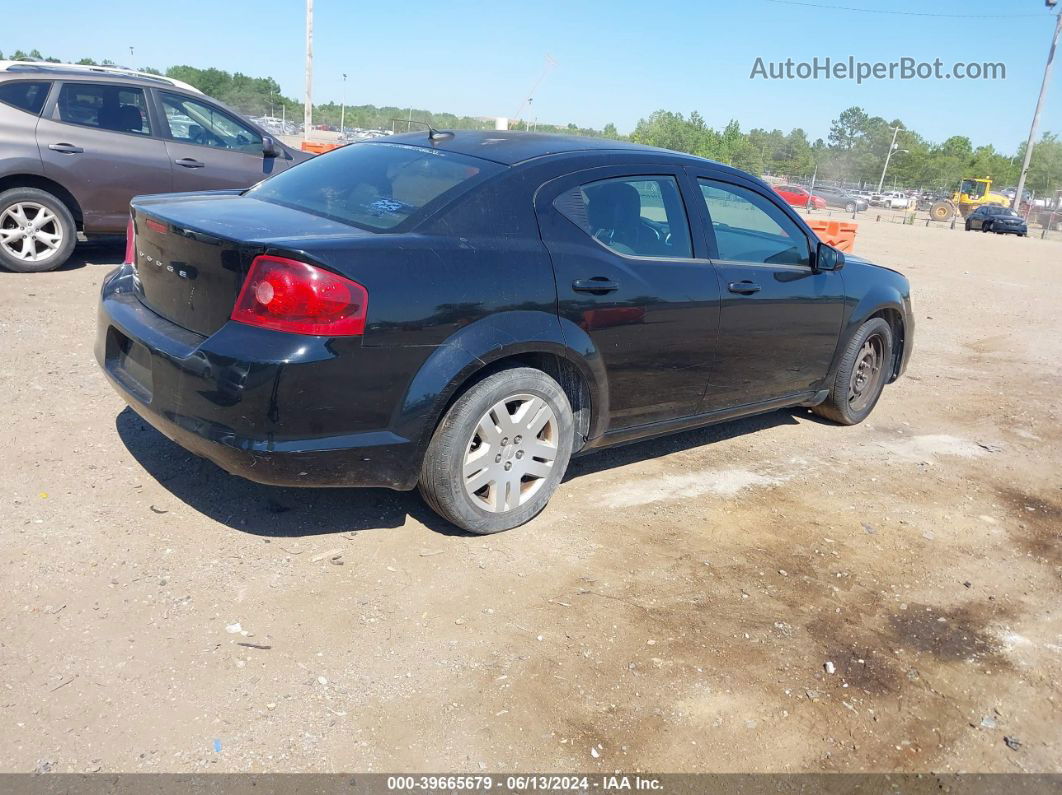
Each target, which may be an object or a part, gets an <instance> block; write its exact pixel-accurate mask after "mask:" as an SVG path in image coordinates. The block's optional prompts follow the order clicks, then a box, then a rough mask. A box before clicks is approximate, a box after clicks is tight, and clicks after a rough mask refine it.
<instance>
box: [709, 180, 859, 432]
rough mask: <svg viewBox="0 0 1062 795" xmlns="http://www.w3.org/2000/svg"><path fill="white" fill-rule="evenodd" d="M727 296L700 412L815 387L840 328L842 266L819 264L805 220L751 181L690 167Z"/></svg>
mask: <svg viewBox="0 0 1062 795" xmlns="http://www.w3.org/2000/svg"><path fill="white" fill-rule="evenodd" d="M693 173H694V174H695V176H696V178H697V184H698V188H699V190H698V194H699V196H700V199H701V205H700V206H699V208H698V210H699V211H700V212H702V213H707V215H708V218H707V221H708V224H707V229H708V235H709V240H708V244H709V251H710V255H711V257H712V262H713V263H714V265H715V267H716V270H717V272H718V273H719V281H720V289H721V291H722V295H723V300H722V306H721V314H720V321H719V342H718V355H717V356H716V363H715V367H714V368H713V371H712V380H711V382H710V383H709V385H708V390H707V391H706V393H705V402H704V410H705V411H714V410H716V409H723V408H730V407H734V406H740V405H744V404H749V403H758V402H761V401H766V400H772V399H775V398H780V397H785V396H788V395H794V394H797V393H801V392H807V391H810V390H813V389H818V388H820V385H821V382H822V379H823V378H824V377H825V376H826V372H827V370H828V369H829V367H830V363H831V362H832V360H833V354H834V350H835V349H836V347H837V339H838V335H839V333H840V329H841V318H842V313H843V302H844V279H843V276H842V273H843V271H841V272H838V271H829V272H826V271H823V272H819V271H815V270H814V269H813V268H812V267H811V251H812V248H811V247H812V245H814V244H815V243H816V242H817V241H815V240H812V239H810V238H809V237H808V234H807V233H806V232H805V230H804V228H803V227H802V226H801V225H800V224H798V223H797V221H796V220H794V219H793V218H792V217H791V215H790V212H789V211H787V209H784V208H783V207H782V205H781V204H780V202H778V201H777V200H776V199H774V198H772V197H771V196H770V195H769V194H770V193H771V191H768V190H766V189H763V188H759V187H757V186H755V185H754V184H753V183H751V182H749V183H742V182H738V181H736V180H737V178H734V177H730V176H724V175H718V174H715V173H713V172H712V171H710V170H703V171H698V170H693Z"/></svg>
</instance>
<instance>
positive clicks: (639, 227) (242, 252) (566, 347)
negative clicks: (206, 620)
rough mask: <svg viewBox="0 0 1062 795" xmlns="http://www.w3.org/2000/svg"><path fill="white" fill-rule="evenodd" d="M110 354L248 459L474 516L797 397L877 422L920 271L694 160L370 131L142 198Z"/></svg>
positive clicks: (297, 478) (494, 520)
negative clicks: (231, 179) (329, 148)
mask: <svg viewBox="0 0 1062 795" xmlns="http://www.w3.org/2000/svg"><path fill="white" fill-rule="evenodd" d="M131 226H132V228H133V234H132V235H131V236H130V244H131V245H130V257H129V260H130V261H129V263H128V264H126V265H124V266H122V267H121V268H119V269H118V270H116V271H114V272H113V273H111V274H110V275H109V276H108V277H107V278H106V279H105V281H104V284H103V287H102V295H101V300H100V310H99V332H98V337H97V342H96V357H97V359H98V361H99V363H100V365H101V367H102V368H103V370H104V372H105V373H106V375H107V376H108V378H109V379H110V381H111V383H112V384H113V385H114V387H115V388H116V389H117V390H118V392H119V393H120V394H121V395H122V396H123V397H124V398H125V400H126V401H127V402H128V403H129V405H130V406H132V408H133V409H134V410H135V411H137V412H138V413H139V414H140V415H141V416H142V417H144V418H145V419H146V420H147V421H148V422H149V423H151V424H153V425H154V426H155V427H157V428H158V429H159V430H160V431H162V433H164V434H165V435H167V436H169V437H170V438H172V439H174V440H175V441H176V442H178V443H179V444H180V445H182V446H184V447H185V448H187V449H188V450H190V451H192V452H194V453H196V454H199V455H201V456H204V457H206V458H209V459H211V460H212V461H214V462H216V463H217V464H218V465H220V466H221V467H223V468H224V469H226V470H228V471H229V472H232V473H236V474H238V475H242V476H243V477H246V478H249V479H251V480H255V481H259V482H263V483H270V484H282V485H304V486H386V487H390V488H394V489H412V488H414V487H417V486H419V488H420V490H421V492H422V494H423V495H424V497H425V498H426V499H427V501H428V502H429V503H430V504H431V505H432V507H433V508H435V509H436V510H437V511H438V512H439V513H440V514H442V515H443V516H444V517H446V518H447V519H448V520H450V521H451V522H453V523H454V524H456V525H458V526H460V527H462V528H465V529H466V530H470V531H472V532H476V533H489V532H495V531H498V530H504V529H507V528H511V527H515V526H516V525H519V524H521V523H523V522H526V521H528V520H529V519H531V518H532V517H534V516H535V515H536V514H537V513H538V512H539V511H541V510H542V509H543V508H544V507H545V505H546V502H547V501H548V500H549V497H550V495H551V494H552V493H553V491H554V489H555V488H556V487H557V485H558V484H559V483H560V481H561V479H562V478H563V476H564V472H565V469H566V468H567V466H568V461H569V459H570V457H571V456H572V455H574V454H576V453H588V452H591V451H594V450H599V449H601V448H605V447H609V446H612V445H616V444H621V443H624V442H629V441H632V440H636V439H643V438H648V437H652V436H659V435H661V434H665V433H669V432H672V431H679V430H683V429H686V428H692V427H697V426H702V425H707V424H710V423H715V422H721V421H724V420H728V419H732V418H735V417H741V416H746V415H749V414H755V413H759V412H765V411H772V410H775V409H779V408H784V407H789V406H810V407H813V408H814V410H815V411H816V412H817V413H819V414H821V415H822V416H824V417H828V418H829V419H831V420H833V421H835V422H838V423H841V424H846V425H851V424H854V423H858V422H860V421H861V420H863V419H864V418H865V417H866V416H867V415H868V414H869V413H870V411H871V410H872V409H873V408H874V405H875V404H876V403H877V400H878V398H879V396H880V395H881V392H882V388H883V387H884V385H885V384H887V383H889V382H890V381H892V380H894V379H895V378H897V377H898V376H899V375H900V374H901V373H902V372H903V370H904V368H905V366H906V363H907V360H908V358H909V357H910V354H911V345H912V343H911V340H912V335H913V332H914V325H913V324H914V318H913V316H912V313H911V303H910V297H909V288H908V283H907V280H906V279H905V278H904V277H903V276H901V275H900V274H899V273H896V272H894V271H891V270H888V269H886V268H882V267H878V266H875V265H872V264H870V263H868V262H865V261H863V260H860V259H857V258H856V257H853V256H848V257H846V256H845V255H844V254H842V253H841V252H839V251H837V250H835V249H833V248H830V247H829V246H827V245H825V244H823V243H820V242H819V241H818V239H817V238H816V237H815V235H814V233H813V232H812V231H811V230H810V229H809V228H808V227H807V226H806V225H805V223H804V221H803V220H802V219H801V218H800V216H799V215H798V214H797V213H795V212H794V211H793V210H791V209H790V208H789V207H788V206H786V204H785V203H784V202H783V201H782V200H781V199H780V198H779V197H778V196H777V195H776V194H775V193H774V191H772V190H771V188H770V187H769V186H768V185H766V184H765V183H763V182H762V181H760V180H759V179H756V178H755V177H752V176H750V175H748V174H746V173H744V172H741V171H738V170H736V169H733V168H730V167H728V166H724V165H720V164H718V163H713V162H710V161H707V160H702V159H700V158H696V157H692V156H689V155H682V154H677V153H674V152H668V151H663V150H657V149H650V148H646V147H641V146H635V145H630V144H623V143H617V142H614V141H604V140H594V139H581V138H575V137H567V136H551V135H535V134H528V133H511V132H490V133H481V132H464V131H462V132H457V133H436V132H432V133H431V134H419V133H414V134H409V135H399V136H393V137H389V138H388V139H387V140H386V141H383V142H366V143H358V144H353V145H350V146H347V147H344V148H342V149H338V150H336V151H334V152H331V153H328V154H325V155H322V156H320V157H317V158H314V159H313V160H310V161H308V162H306V163H303V164H301V165H299V166H297V167H295V168H293V169H291V170H289V171H286V172H284V173H282V174H278V175H277V176H275V177H272V178H270V179H268V180H266V181H264V182H262V183H260V184H259V185H257V186H256V187H254V188H251V189H250V190H245V191H219V192H210V193H197V194H179V195H170V196H152V197H140V198H137V199H135V200H134V201H133V205H132V220H131Z"/></svg>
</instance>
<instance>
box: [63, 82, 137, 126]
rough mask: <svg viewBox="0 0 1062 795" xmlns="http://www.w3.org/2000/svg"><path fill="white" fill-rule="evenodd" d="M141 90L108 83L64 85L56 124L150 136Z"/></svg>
mask: <svg viewBox="0 0 1062 795" xmlns="http://www.w3.org/2000/svg"><path fill="white" fill-rule="evenodd" d="M147 107H148V106H147V98H146V97H145V96H144V89H142V88H132V87H130V86H122V85H116V84H110V83H64V84H63V87H62V89H60V91H59V101H58V102H57V103H56V110H57V111H58V113H59V120H60V121H65V122H67V123H69V124H80V125H82V126H84V127H98V128H99V129H101V130H112V131H113V132H124V133H136V134H137V135H151V122H150V120H149V119H148V110H147Z"/></svg>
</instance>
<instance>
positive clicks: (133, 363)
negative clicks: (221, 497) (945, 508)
mask: <svg viewBox="0 0 1062 795" xmlns="http://www.w3.org/2000/svg"><path fill="white" fill-rule="evenodd" d="M95 354H96V360H97V362H98V363H99V365H100V367H101V368H102V369H103V371H104V373H105V374H106V375H107V378H108V380H109V381H110V382H111V384H112V385H113V386H114V388H115V389H116V390H117V391H118V393H119V394H120V395H121V396H122V397H123V398H124V399H125V401H126V402H127V403H128V404H129V406H130V407H131V408H132V409H133V410H134V411H136V413H137V414H139V415H140V416H141V417H142V418H143V419H144V420H146V421H147V422H148V423H150V424H151V425H152V426H154V427H155V428H156V429H158V430H159V431H160V432H161V433H162V434H163V435H165V436H167V437H169V438H170V439H172V440H173V441H175V442H176V443H177V444H179V445H180V446H181V447H183V448H185V449H186V450H188V451H189V452H191V453H194V454H195V455H198V456H201V457H203V458H207V459H209V460H211V461H213V462H214V463H215V464H217V465H218V466H220V467H221V468H222V469H224V470H225V471H226V472H230V473H232V474H234V475H239V476H241V477H244V478H247V479H248V480H253V481H256V482H258V483H266V484H270V485H277V486H377V487H386V488H393V489H410V488H413V486H414V485H415V484H416V481H417V476H418V473H419V468H420V466H419V464H420V456H419V455H418V453H417V450H416V445H415V444H413V443H411V442H410V441H409V440H408V439H405V438H403V437H401V436H399V435H397V434H395V433H393V432H391V431H390V430H389V429H388V428H387V422H386V418H387V412H386V410H381V409H373V408H372V406H374V405H377V406H379V405H383V404H382V403H381V401H380V397H381V396H379V395H376V396H375V398H376V400H366V399H364V398H365V395H364V382H365V380H366V379H364V378H359V377H358V374H359V372H360V373H364V372H365V369H364V368H366V367H370V368H371V367H373V366H374V364H378V362H375V361H374V357H376V356H378V355H379V353H378V352H376V351H373V350H372V349H363V348H361V347H360V340H357V341H354V340H353V339H351V340H345V341H344V342H343V343H339V342H337V341H336V340H327V339H325V338H320V337H303V336H299V335H291V334H280V333H279V332H273V331H268V330H264V329H255V328H251V327H249V326H243V325H241V324H237V323H228V324H226V325H224V326H223V327H222V328H221V329H219V330H218V331H217V332H215V333H214V334H212V335H211V336H209V337H203V336H200V335H198V334H195V333H194V332H191V331H188V330H186V329H183V328H181V327H180V326H177V325H175V324H173V323H171V322H169V321H168V320H166V319H164V318H162V317H160V316H159V315H157V314H155V313H154V312H152V311H151V310H149V309H147V308H146V307H145V306H144V305H143V304H142V303H141V302H140V301H139V299H138V298H137V297H136V295H135V293H134V292H133V285H132V276H131V273H130V271H129V269H128V268H127V267H123V268H120V269H118V270H117V271H115V272H113V273H112V274H110V275H109V276H108V277H107V278H106V279H105V280H104V283H103V288H102V291H101V296H100V305H99V317H98V328H97V337H96V345H95Z"/></svg>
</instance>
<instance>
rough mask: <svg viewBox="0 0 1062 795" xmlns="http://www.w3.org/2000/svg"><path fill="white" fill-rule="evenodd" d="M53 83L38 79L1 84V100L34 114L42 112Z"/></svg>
mask: <svg viewBox="0 0 1062 795" xmlns="http://www.w3.org/2000/svg"><path fill="white" fill-rule="evenodd" d="M51 87H52V84H51V83H48V82H45V81H37V80H13V81H11V82H10V83H3V84H0V102H3V103H4V104H5V105H11V106H13V107H16V108H18V109H19V110H25V111H29V112H30V113H33V114H38V113H40V112H41V108H43V107H44V100H45V97H47V96H48V89H49V88H51Z"/></svg>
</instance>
